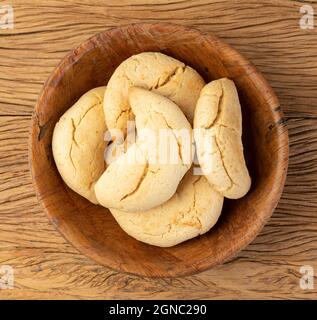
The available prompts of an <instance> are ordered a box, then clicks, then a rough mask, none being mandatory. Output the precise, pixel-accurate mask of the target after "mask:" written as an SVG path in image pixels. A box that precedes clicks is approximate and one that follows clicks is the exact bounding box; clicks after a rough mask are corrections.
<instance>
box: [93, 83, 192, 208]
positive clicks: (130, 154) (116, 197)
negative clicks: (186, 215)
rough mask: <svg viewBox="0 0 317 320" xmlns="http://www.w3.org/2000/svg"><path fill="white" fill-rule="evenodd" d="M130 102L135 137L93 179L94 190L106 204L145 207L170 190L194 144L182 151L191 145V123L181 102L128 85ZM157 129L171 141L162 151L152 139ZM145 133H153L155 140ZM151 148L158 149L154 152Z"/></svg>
mask: <svg viewBox="0 0 317 320" xmlns="http://www.w3.org/2000/svg"><path fill="white" fill-rule="evenodd" d="M129 104H130V105H131V107H132V112H133V114H134V115H135V120H136V129H137V134H138V137H137V140H136V142H135V143H134V144H133V145H132V146H130V147H129V148H128V149H127V152H125V153H124V154H123V155H121V156H120V157H119V158H118V159H117V160H115V161H113V162H112V163H111V164H109V166H108V167H107V169H106V171H105V172H104V173H103V174H102V176H101V177H100V179H99V180H98V182H97V183H96V185H95V194H96V197H97V199H98V202H99V203H100V204H101V205H103V206H105V207H107V208H113V209H119V210H123V211H142V210H149V209H151V208H153V207H155V206H158V205H160V204H162V203H164V202H165V201H167V200H169V199H170V198H171V197H172V196H173V194H174V193H175V191H176V189H177V186H178V184H179V182H180V181H181V179H182V178H183V176H184V175H185V173H186V172H187V171H188V170H189V168H190V167H191V164H192V156H191V154H192V152H193V150H191V149H190V148H189V150H188V149H187V150H188V153H187V156H186V155H185V154H184V152H183V151H184V150H183V146H185V147H184V149H185V148H186V146H187V147H188V145H191V136H192V129H191V126H190V124H189V122H188V121H187V119H186V117H185V116H184V114H183V112H182V111H181V110H180V108H179V107H178V106H177V105H176V104H175V103H174V102H172V101H171V100H169V99H167V98H165V97H164V96H162V95H159V94H156V93H154V92H151V91H149V90H145V89H142V88H136V87H133V88H130V90H129ZM162 130H164V133H169V139H170V142H172V143H171V146H173V148H170V149H169V150H167V152H163V153H162V152H160V149H159V145H158V144H157V142H159V141H161V140H160V137H161V136H160V134H161V132H162ZM174 130H175V131H174ZM176 130H177V131H176ZM178 130H183V132H185V133H187V136H188V137H189V140H187V141H181V138H182V136H181V137H178V135H177V134H176V133H177V132H179V131H178ZM142 132H143V133H142ZM151 135H152V136H151ZM150 138H154V140H155V145H154V143H152V140H150ZM184 140H186V139H184ZM163 145H164V146H165V144H164V140H163ZM153 150H155V151H157V152H154V156H153V153H152V151H153ZM162 154H163V155H168V157H167V159H162V158H160V156H161V155H162ZM162 160H167V161H162Z"/></svg>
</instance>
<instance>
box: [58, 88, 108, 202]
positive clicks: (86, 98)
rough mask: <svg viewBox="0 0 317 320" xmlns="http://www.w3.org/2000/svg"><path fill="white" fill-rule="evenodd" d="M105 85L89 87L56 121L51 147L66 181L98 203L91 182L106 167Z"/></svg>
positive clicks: (94, 180)
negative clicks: (90, 88)
mask: <svg viewBox="0 0 317 320" xmlns="http://www.w3.org/2000/svg"><path fill="white" fill-rule="evenodd" d="M105 89H106V87H99V88H95V89H92V90H90V91H88V92H87V93H85V94H84V95H83V96H82V97H81V98H80V99H79V100H78V101H77V102H76V103H75V104H74V105H73V106H72V107H71V108H69V109H68V110H67V111H66V112H65V113H64V114H63V115H62V116H61V118H60V119H59V121H58V122H57V123H56V125H55V128H54V132H53V140H52V149H53V156H54V160H55V163H56V166H57V169H58V171H59V173H60V175H61V176H62V178H63V180H64V181H65V183H66V184H67V185H68V186H69V187H70V188H71V189H72V190H74V191H75V192H77V193H79V194H80V195H82V196H83V197H85V198H86V199H88V200H89V201H91V202H92V203H95V204H96V203H98V202H97V198H96V196H95V193H94V184H95V182H96V181H97V180H98V179H99V177H100V176H101V174H102V173H103V172H104V170H105V162H104V151H105V147H106V143H105V142H104V138H103V136H104V133H105V131H106V123H105V119H104V113H103V98H104V92H105Z"/></svg>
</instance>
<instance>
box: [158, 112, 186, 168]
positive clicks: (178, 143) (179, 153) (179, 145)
mask: <svg viewBox="0 0 317 320" xmlns="http://www.w3.org/2000/svg"><path fill="white" fill-rule="evenodd" d="M153 113H155V114H158V115H159V116H161V117H162V119H163V121H164V122H165V124H166V126H167V127H168V128H169V129H171V131H172V134H173V136H174V138H175V140H176V143H177V148H178V156H179V158H180V159H181V161H182V165H185V164H184V160H183V155H182V147H181V143H180V142H179V140H178V138H177V136H176V134H175V132H174V129H173V127H172V126H171V125H170V124H169V123H168V121H167V120H166V118H165V117H164V115H163V114H162V113H160V112H157V111H154V112H153Z"/></svg>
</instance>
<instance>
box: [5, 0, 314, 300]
mask: <svg viewBox="0 0 317 320" xmlns="http://www.w3.org/2000/svg"><path fill="white" fill-rule="evenodd" d="M3 3H5V4H10V5H12V6H13V9H14V23H15V24H14V28H13V29H12V30H11V29H4V30H0V266H1V265H4V264H6V265H11V266H12V267H13V268H14V271H15V283H14V289H6V290H1V289H0V299H4V298H9V299H22V298H34V299H40V298H45V299H49V298H51V299H65V298H81V299H88V298H97V299H114V298H121V299H137V298H145V299H148V298H156V299H161V298H166V299H172V298H174V299H179V298H185V299H196V298H198V299H199V298H207V299H213V298H220V299H225V298H227V299H232V298H239V299H241V298H251V299H252V298H259V299H266V298H304V299H306V298H317V289H316V287H317V282H316V281H315V289H306V290H304V289H301V287H300V285H299V281H300V278H301V277H302V274H301V273H300V267H301V266H303V265H310V266H312V267H313V268H315V273H317V3H316V2H315V3H313V1H306V3H307V4H309V3H310V4H311V5H312V6H313V7H314V9H315V14H316V16H315V29H301V28H300V25H299V21H300V18H301V17H302V15H303V14H302V13H300V7H301V6H302V5H303V4H304V3H305V1H302V2H297V1H288V0H265V1H264V0H261V1H258V0H244V1H232V0H228V1H223V0H222V1H218V0H215V1H211V0H209V1H206V0H199V1H184V0H180V1H178V0H174V1H170V3H168V1H162V0H155V1H145V0H137V1H125V0H123V1H117V0H116V1H114V0H109V1H98V0H91V1H84V0H77V1H59V0H54V1H53V0H49V1H37V0H9V1H4V2H3V1H1V4H3ZM141 21H149V22H153V21H168V22H175V23H178V24H183V25H187V26H194V27H197V28H199V29H201V30H203V31H208V32H213V33H215V34H216V35H217V36H219V37H221V38H222V39H224V40H225V41H227V42H228V43H229V44H231V45H232V46H234V47H235V48H236V49H238V50H240V51H241V52H242V53H243V54H244V55H245V56H246V57H248V58H249V59H250V60H251V61H252V62H253V63H254V64H255V65H256V66H257V67H258V69H259V70H260V71H261V72H263V74H264V75H265V77H266V78H267V79H268V81H269V82H270V84H271V85H272V87H273V88H274V90H275V91H276V93H277V95H278V97H279V99H280V102H281V106H282V109H283V111H284V112H285V115H286V120H287V121H286V123H287V126H288V129H289V135H290V164H289V174H288V178H287V183H286V187H285V190H284V193H283V196H282V199H281V201H280V203H279V205H278V208H277V209H276V211H275V213H274V215H273V217H272V218H271V220H270V221H269V222H268V224H267V225H266V226H265V228H264V229H263V231H262V232H261V234H260V235H259V236H258V237H257V238H256V239H255V240H254V241H253V243H252V244H251V245H249V246H248V247H247V248H246V249H245V250H243V251H242V252H241V253H240V254H239V255H238V256H237V257H236V258H235V259H234V260H233V261H231V262H229V263H226V264H225V265H222V266H218V267H216V268H213V269H211V270H209V271H206V272H203V273H200V274H197V275H194V276H189V277H182V278H174V279H148V278H140V277H137V276H131V275H126V274H123V273H118V272H114V271H111V270H109V269H107V268H104V267H102V266H99V265H97V264H96V263H94V262H93V261H91V260H90V259H88V258H86V257H85V256H83V255H82V254H80V253H79V252H78V251H76V249H74V248H73V247H72V246H71V245H70V244H68V243H67V242H66V241H65V240H64V239H63V238H62V237H61V236H60V235H59V233H58V232H57V231H55V229H54V227H53V226H52V225H51V224H50V223H49V221H48V219H47V218H46V216H45V213H44V212H43V210H42V208H41V206H40V205H39V204H38V201H37V198H36V195H35V193H34V189H33V186H32V181H31V177H30V172H29V165H28V150H27V144H28V136H29V125H30V117H31V113H32V110H33V107H34V105H35V101H36V99H37V96H38V94H39V91H40V90H41V86H42V84H43V82H44V81H45V79H46V78H47V77H48V75H49V73H50V72H51V71H52V70H53V68H54V67H55V66H56V64H57V63H58V62H59V60H60V59H61V58H62V57H63V56H64V55H65V54H66V53H67V52H68V51H69V50H70V49H71V48H73V47H75V46H77V45H78V44H79V43H80V42H81V41H83V40H85V39H86V38H88V37H90V36H91V35H93V34H95V33H97V32H99V31H102V30H104V29H107V28H111V27H114V26H118V25H122V24H127V23H132V22H141ZM315 280H316V279H315Z"/></svg>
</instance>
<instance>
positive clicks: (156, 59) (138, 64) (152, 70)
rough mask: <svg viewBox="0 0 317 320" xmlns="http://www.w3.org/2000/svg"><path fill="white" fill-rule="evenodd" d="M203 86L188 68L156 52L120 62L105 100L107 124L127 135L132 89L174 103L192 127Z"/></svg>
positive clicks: (109, 83) (130, 114)
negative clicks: (161, 96)
mask: <svg viewBox="0 0 317 320" xmlns="http://www.w3.org/2000/svg"><path fill="white" fill-rule="evenodd" d="M204 85H205V82H204V80H203V79H202V77H201V76H200V75H199V74H198V73H197V72H196V71H195V70H194V69H192V68H191V67H189V66H186V65H185V64H184V63H183V62H180V61H178V60H176V59H174V58H172V57H169V56H167V55H165V54H162V53H159V52H143V53H140V54H137V55H134V56H131V57H130V58H128V59H127V60H125V61H123V62H122V63H121V64H120V65H119V66H118V68H117V69H116V70H115V72H114V73H113V75H112V76H111V78H110V80H109V82H108V85H107V90H106V93H105V98H104V111H105V116H106V123H107V126H108V128H110V129H120V130H123V131H126V124H127V121H128V120H131V119H133V117H134V115H133V112H132V110H131V106H130V104H129V99H128V91H129V88H130V87H132V86H137V87H143V88H145V89H148V90H151V91H153V92H156V93H159V94H161V95H163V96H165V97H167V98H169V99H171V100H172V101H173V102H175V103H176V104H177V105H178V106H179V107H180V108H181V110H182V111H183V112H184V114H185V116H186V117H187V119H188V121H189V122H190V123H191V124H192V121H193V117H194V112H195V106H196V102H197V99H198V97H199V93H200V91H201V89H202V88H203V86H204Z"/></svg>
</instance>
